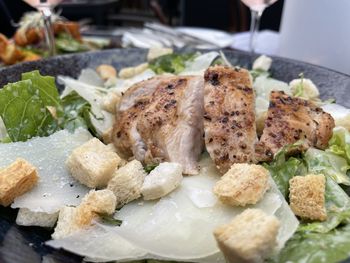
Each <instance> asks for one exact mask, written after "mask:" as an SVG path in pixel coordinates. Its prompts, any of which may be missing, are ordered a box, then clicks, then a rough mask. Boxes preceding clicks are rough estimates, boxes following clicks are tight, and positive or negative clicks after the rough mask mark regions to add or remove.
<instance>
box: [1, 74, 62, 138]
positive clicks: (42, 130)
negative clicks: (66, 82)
mask: <svg viewBox="0 0 350 263" xmlns="http://www.w3.org/2000/svg"><path fill="white" fill-rule="evenodd" d="M61 114H62V108H61V107H60V99H59V95H58V91H57V88H56V85H55V81H54V78H53V77H49V76H41V75H40V73H39V71H32V72H28V73H24V74H22V80H21V81H18V82H15V83H9V84H7V85H5V86H4V87H3V88H2V89H1V90H0V116H1V118H2V120H3V122H4V124H5V127H6V130H7V133H8V136H9V138H10V139H11V141H13V142H16V141H26V140H28V139H30V138H32V137H35V136H48V135H50V134H53V133H54V132H55V131H57V130H58V129H59V125H58V118H57V117H59V116H61Z"/></svg>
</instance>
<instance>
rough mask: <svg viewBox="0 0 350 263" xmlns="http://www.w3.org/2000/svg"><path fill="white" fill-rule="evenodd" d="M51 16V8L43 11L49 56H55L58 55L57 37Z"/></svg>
mask: <svg viewBox="0 0 350 263" xmlns="http://www.w3.org/2000/svg"><path fill="white" fill-rule="evenodd" d="M51 14H52V13H51V10H50V8H45V9H44V10H42V15H43V19H44V27H45V39H46V43H47V46H48V48H49V56H54V55H56V46H55V37H54V34H53V31H52V23H51Z"/></svg>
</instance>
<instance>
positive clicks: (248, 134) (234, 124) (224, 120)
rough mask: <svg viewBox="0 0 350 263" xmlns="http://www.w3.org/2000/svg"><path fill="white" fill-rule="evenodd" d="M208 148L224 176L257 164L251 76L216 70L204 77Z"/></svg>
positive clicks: (208, 71)
mask: <svg viewBox="0 0 350 263" xmlns="http://www.w3.org/2000/svg"><path fill="white" fill-rule="evenodd" d="M204 78H205V85H204V109H205V113H204V133H205V145H206V148H207V151H208V152H209V154H210V156H211V158H212V159H213V160H214V162H215V164H216V166H217V168H218V169H219V171H220V172H221V173H225V172H226V171H227V170H228V169H229V168H230V167H231V165H232V164H233V163H246V162H255V158H254V157H255V147H254V145H255V143H256V141H257V135H256V127H255V106H254V105H255V96H254V91H253V88H252V82H251V78H250V75H249V72H248V71H247V70H245V69H241V68H229V67H224V66H215V67H210V68H208V69H207V71H206V72H205V75H204Z"/></svg>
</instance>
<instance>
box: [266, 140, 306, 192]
mask: <svg viewBox="0 0 350 263" xmlns="http://www.w3.org/2000/svg"><path fill="white" fill-rule="evenodd" d="M301 144H302V141H298V142H296V143H294V144H291V145H287V146H285V147H283V148H282V149H281V150H280V151H278V153H276V155H275V157H274V160H273V161H272V162H271V163H269V164H267V163H265V164H264V167H265V168H266V169H268V170H269V171H270V174H271V176H272V178H273V180H274V181H275V183H276V184H277V187H278V189H279V190H280V191H281V193H282V194H283V196H284V197H285V198H286V199H287V197H288V193H289V180H290V179H291V178H292V177H293V176H296V175H302V174H305V172H306V166H305V164H304V163H303V161H302V160H301V159H300V158H296V157H290V158H288V153H289V152H293V150H294V149H297V148H299V147H300V145H301Z"/></svg>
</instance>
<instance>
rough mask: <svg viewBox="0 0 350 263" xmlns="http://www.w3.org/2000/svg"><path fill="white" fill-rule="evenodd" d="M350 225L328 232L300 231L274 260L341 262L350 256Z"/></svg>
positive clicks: (309, 262) (299, 262)
mask: <svg viewBox="0 0 350 263" xmlns="http://www.w3.org/2000/svg"><path fill="white" fill-rule="evenodd" d="M349 251H350V225H345V226H342V227H339V228H337V229H334V230H332V231H330V232H327V233H314V232H308V231H303V232H301V231H299V232H297V233H295V234H294V236H293V237H292V238H291V239H290V240H289V241H288V242H287V244H286V246H285V247H284V248H283V249H282V251H281V252H280V253H279V254H278V255H277V256H276V257H275V258H274V259H273V260H271V261H272V262H293V263H305V262H307V263H319V262H327V263H333V262H339V261H341V260H343V259H346V258H347V257H348V256H349Z"/></svg>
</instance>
